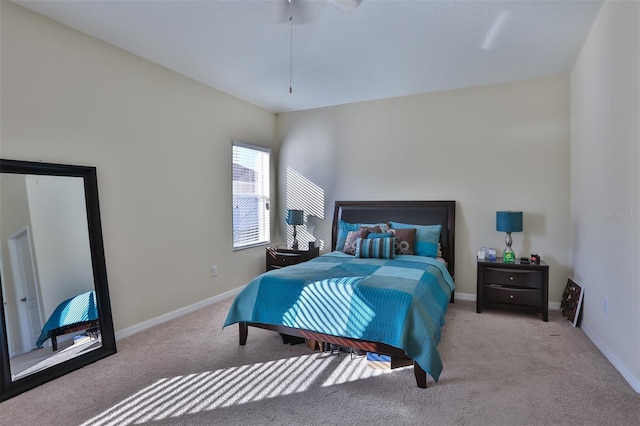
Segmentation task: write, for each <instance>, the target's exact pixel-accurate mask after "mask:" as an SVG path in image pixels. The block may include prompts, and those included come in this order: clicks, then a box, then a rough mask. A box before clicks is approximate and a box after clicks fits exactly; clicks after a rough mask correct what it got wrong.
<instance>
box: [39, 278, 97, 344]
mask: <svg viewBox="0 0 640 426" xmlns="http://www.w3.org/2000/svg"><path fill="white" fill-rule="evenodd" d="M98 329H99V323H98V309H97V304H96V293H95V291H88V292H86V293H82V294H79V295H77V296H74V297H72V298H70V299H67V300H65V301H64V302H62V303H60V304H59V305H58V306H57V307H56V309H55V310H54V311H53V313H52V314H51V316H50V317H49V319H48V320H47V322H46V323H45V325H44V326H43V327H42V331H41V332H40V337H39V338H38V341H37V342H36V346H38V347H39V348H41V347H42V346H43V345H44V342H46V341H47V339H51V344H52V346H53V350H54V351H56V350H58V339H57V338H58V336H62V335H64V334H68V333H74V332H78V331H83V330H88V331H91V332H92V333H94V332H97V330H98Z"/></svg>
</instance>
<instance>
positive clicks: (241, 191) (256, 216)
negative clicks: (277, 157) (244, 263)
mask: <svg viewBox="0 0 640 426" xmlns="http://www.w3.org/2000/svg"><path fill="white" fill-rule="evenodd" d="M270 157H271V150H270V149H268V148H264V147H259V146H255V145H249V144H245V143H241V142H237V141H234V142H233V167H232V169H233V179H232V181H233V248H234V249H241V248H246V247H252V246H255V245H259V244H266V243H268V242H269V240H270V238H271V235H270V224H271V213H270V203H271V198H270V189H271V181H270V171H269V166H270V161H271V160H270Z"/></svg>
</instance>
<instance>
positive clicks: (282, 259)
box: [271, 252, 302, 266]
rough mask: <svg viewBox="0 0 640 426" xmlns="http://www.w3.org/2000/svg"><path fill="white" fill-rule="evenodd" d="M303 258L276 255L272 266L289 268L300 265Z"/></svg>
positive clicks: (299, 256) (292, 255)
mask: <svg viewBox="0 0 640 426" xmlns="http://www.w3.org/2000/svg"><path fill="white" fill-rule="evenodd" d="M301 260H302V256H301V255H299V254H294V253H277V252H276V253H275V256H274V258H273V260H272V263H271V265H272V266H289V265H295V264H296V263H300V261H301Z"/></svg>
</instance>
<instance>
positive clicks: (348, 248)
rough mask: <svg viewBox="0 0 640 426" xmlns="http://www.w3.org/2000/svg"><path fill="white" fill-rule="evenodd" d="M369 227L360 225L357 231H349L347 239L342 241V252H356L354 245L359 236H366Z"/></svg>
mask: <svg viewBox="0 0 640 426" xmlns="http://www.w3.org/2000/svg"><path fill="white" fill-rule="evenodd" d="M369 229H370V228H366V227H362V228H360V229H358V230H357V231H349V233H348V234H347V239H346V240H345V242H344V248H343V249H342V251H343V252H345V253H346V254H356V245H357V244H358V240H359V239H361V238H367V235H369V233H370V232H371V231H370V230H369Z"/></svg>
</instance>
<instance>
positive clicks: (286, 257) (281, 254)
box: [266, 246, 320, 271]
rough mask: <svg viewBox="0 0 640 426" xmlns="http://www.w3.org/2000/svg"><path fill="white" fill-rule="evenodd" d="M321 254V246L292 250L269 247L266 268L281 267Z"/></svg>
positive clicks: (268, 269)
mask: <svg viewBox="0 0 640 426" xmlns="http://www.w3.org/2000/svg"><path fill="white" fill-rule="evenodd" d="M319 255H320V248H318V247H312V246H310V247H309V250H291V249H280V248H275V247H267V254H266V256H267V258H266V260H267V262H266V269H267V271H271V270H272V269H280V268H284V267H285V266H290V265H295V264H296V263H301V262H306V261H307V260H311V259H313V258H314V257H318V256H319Z"/></svg>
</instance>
